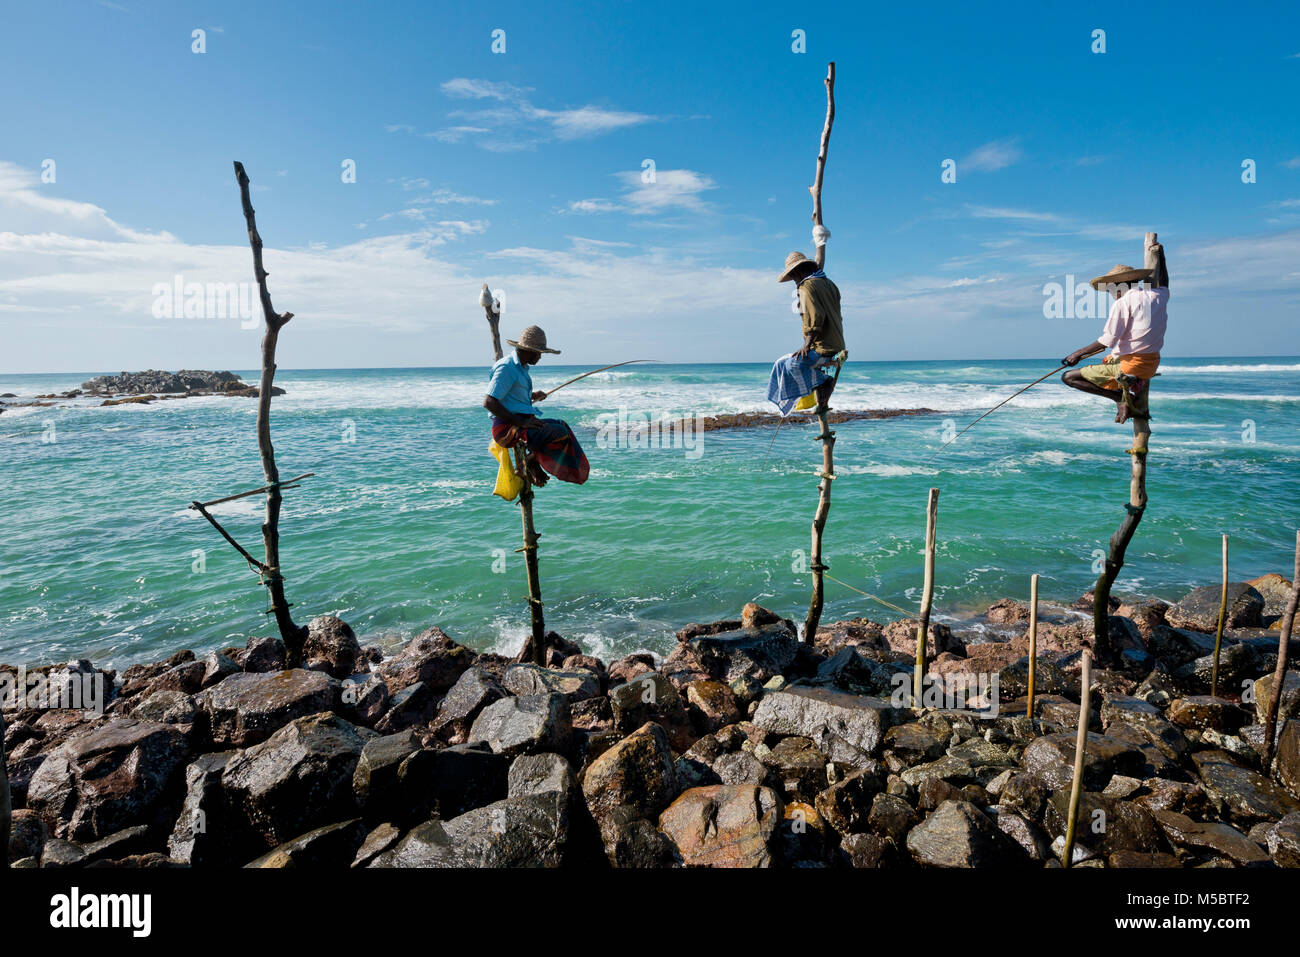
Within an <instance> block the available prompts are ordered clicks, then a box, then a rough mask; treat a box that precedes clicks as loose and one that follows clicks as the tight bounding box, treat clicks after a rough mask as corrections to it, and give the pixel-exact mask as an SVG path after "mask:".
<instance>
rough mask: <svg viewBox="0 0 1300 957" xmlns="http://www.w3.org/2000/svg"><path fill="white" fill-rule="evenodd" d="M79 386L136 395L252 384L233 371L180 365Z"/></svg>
mask: <svg viewBox="0 0 1300 957" xmlns="http://www.w3.org/2000/svg"><path fill="white" fill-rule="evenodd" d="M81 388H82V389H84V390H85V391H86V392H89V393H91V394H92V395H140V394H143V393H149V392H155V393H185V392H238V391H242V390H245V389H251V388H254V387H253V386H250V385H248V384H247V383H244V382H241V381H240V379H239V376H237V375H235V374H234V373H233V372H209V371H207V370H204V369H181V370H180V371H179V372H164V371H162V370H160V369H148V370H146V371H144V372H123V373H121V374H120V375H101V376H95V378H93V379H91V380H90V381H88V382H83V383H82V384H81Z"/></svg>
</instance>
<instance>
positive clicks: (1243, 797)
mask: <svg viewBox="0 0 1300 957" xmlns="http://www.w3.org/2000/svg"><path fill="white" fill-rule="evenodd" d="M1192 762H1193V763H1194V764H1195V765H1196V770H1197V773H1198V774H1199V775H1200V777H1201V785H1202V786H1203V787H1204V788H1205V793H1206V795H1208V796H1209V799H1210V803H1211V804H1212V805H1213V806H1214V809H1215V811H1216V812H1217V813H1218V815H1219V816H1220V817H1223V818H1230V819H1231V820H1232V821H1234V822H1236V823H1240V824H1245V825H1247V826H1249V825H1250V824H1254V823H1255V822H1256V821H1276V820H1280V819H1281V818H1282V817H1284V816H1286V815H1287V814H1290V813H1291V812H1292V811H1300V800H1297V799H1296V798H1295V797H1293V796H1292V795H1290V794H1288V793H1287V791H1286V790H1285V789H1284V788H1282V787H1280V786H1278V785H1277V784H1275V783H1274V782H1272V781H1270V780H1269V779H1268V778H1266V777H1264V776H1263V775H1262V774H1260V773H1259V772H1257V771H1252V770H1251V769H1249V768H1244V767H1242V766H1241V765H1240V764H1239V763H1238V761H1237V759H1236V758H1234V757H1233V756H1232V755H1231V754H1228V753H1227V752H1226V751H1199V752H1197V753H1196V754H1193V755H1192Z"/></svg>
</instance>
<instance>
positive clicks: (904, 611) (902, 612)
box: [822, 572, 915, 618]
mask: <svg viewBox="0 0 1300 957" xmlns="http://www.w3.org/2000/svg"><path fill="white" fill-rule="evenodd" d="M822 574H823V575H825V576H826V577H827V578H829V579H830V580H831V581H833V582H836V583H838V584H840V585H843V586H844V587H845V588H847V589H849V591H855V592H857V593H858V594H859V595H862V596H863V597H864V598H870V599H871V600H872V601H878V602H880V604H882V605H884V606H885V607H886V608H890V609H892V610H894V611H896V612H898V613H899V614H900V615H906V616H907V617H909V618H914V617H915V615H913V613H912V612H910V611H908V610H907V609H906V608H899V607H898V606H897V605H891V604H890V603H889V602H887V601H885V599H883V598H877V597H876V596H875V595H873V594H871V593H870V592H865V591H863V590H862V589H861V588H854V587H853V586H852V585H850V584H849V583H848V582H842V581H840V580H839V579H838V578H836V577H835V576H834V575H826V573H825V572H822Z"/></svg>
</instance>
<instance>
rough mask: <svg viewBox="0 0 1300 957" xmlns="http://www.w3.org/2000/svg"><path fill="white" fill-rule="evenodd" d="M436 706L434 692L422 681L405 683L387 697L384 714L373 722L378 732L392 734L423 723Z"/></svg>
mask: <svg viewBox="0 0 1300 957" xmlns="http://www.w3.org/2000/svg"><path fill="white" fill-rule="evenodd" d="M437 707H438V697H437V694H436V692H434V690H433V689H432V688H430V687H429V686H428V685H426V684H425V683H424V682H423V681H417V682H415V684H411V685H407V686H406V687H405V688H403V689H401V690H400V691H398V692H396V693H395V694H393V695H392V696H391V697H390V698H389V699H388V707H387V709H385V711H384V715H383V717H382V718H380V719H379V720H378V721H376V722H375V730H376V731H378V732H379V733H380V734H394V733H396V732H398V731H401V730H402V729H403V728H411V727H414V726H415V725H417V724H424V723H425V722H426V721H428V720H429V719H430V718H431V717H433V713H434V710H435V709H436V708H437Z"/></svg>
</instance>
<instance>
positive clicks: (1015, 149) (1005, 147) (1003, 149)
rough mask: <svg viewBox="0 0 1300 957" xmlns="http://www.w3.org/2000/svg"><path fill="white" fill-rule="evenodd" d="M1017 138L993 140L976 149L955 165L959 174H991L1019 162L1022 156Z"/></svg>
mask: <svg viewBox="0 0 1300 957" xmlns="http://www.w3.org/2000/svg"><path fill="white" fill-rule="evenodd" d="M1018 144H1019V138H1017V137H1013V138H1011V139H1005V140H993V141H992V142H990V143H985V144H984V145H983V146H981V147H978V148H977V149H976V150H975V151H974V152H972V153H971V154H970V155H969V156H967V157H966V158H965V159H963V160H962V161H961V162H960V163H958V164H957V169H958V170H959V171H960V172H970V171H971V170H976V171H980V172H986V173H992V172H995V171H997V170H1000V169H1005V168H1006V167H1008V166H1011V165H1012V164H1013V163H1016V162H1018V161H1019V160H1020V158H1021V156H1023V155H1024V154H1023V153H1022V152H1021V150H1020V146H1019V145H1018Z"/></svg>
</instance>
